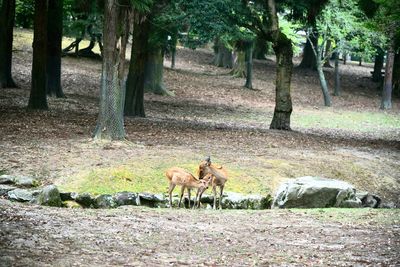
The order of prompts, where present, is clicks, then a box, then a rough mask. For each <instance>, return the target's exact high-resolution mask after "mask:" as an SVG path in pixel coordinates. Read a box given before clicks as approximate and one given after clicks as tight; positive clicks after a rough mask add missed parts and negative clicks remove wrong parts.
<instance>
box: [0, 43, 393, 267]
mask: <svg viewBox="0 0 400 267" xmlns="http://www.w3.org/2000/svg"><path fill="white" fill-rule="evenodd" d="M31 56H32V55H31V53H30V51H29V50H28V49H27V50H25V51H17V52H16V53H15V56H14V62H13V63H14V65H13V73H14V74H15V75H14V77H15V80H16V82H17V84H18V85H19V86H20V88H18V89H2V90H0V171H5V172H7V173H9V174H23V175H34V176H37V177H39V178H41V179H42V182H43V183H45V184H46V183H57V182H59V181H65V180H68V179H73V178H74V177H75V176H76V175H78V174H79V173H81V172H82V171H86V170H90V169H96V168H98V167H102V168H107V167H113V166H116V165H120V164H129V162H132V161H141V162H143V163H144V164H145V163H146V162H163V161H166V162H169V160H171V159H174V162H176V161H179V160H180V159H182V160H185V161H193V162H198V161H200V160H201V159H202V158H203V157H204V156H205V155H211V156H212V157H215V158H217V159H218V160H219V162H218V163H220V164H223V165H224V166H225V167H226V168H227V169H228V170H229V169H230V168H233V167H238V166H239V167H241V168H243V169H245V170H249V171H250V170H253V169H257V170H265V175H261V176H260V177H259V179H261V180H263V181H266V182H265V184H266V186H267V187H268V190H270V191H271V192H273V191H274V190H275V189H276V187H277V186H278V185H279V183H280V182H281V181H282V180H284V179H286V178H292V177H298V176H303V175H319V176H326V177H331V178H339V179H342V180H346V181H348V182H350V183H352V184H354V185H355V186H356V187H357V188H358V189H360V190H366V191H369V192H373V193H376V194H378V195H380V196H381V197H382V198H383V199H384V200H385V201H386V202H391V203H393V204H394V205H400V199H399V190H400V167H399V162H400V131H399V129H396V128H394V129H393V128H391V129H382V128H379V129H377V130H376V131H374V132H363V131H353V130H338V129H335V128H333V127H332V128H324V127H321V128H319V127H316V128H309V127H308V128H306V127H302V126H301V125H296V123H295V122H294V123H293V125H294V126H293V130H294V131H291V132H282V131H273V130H269V129H268V127H269V123H270V121H271V118H272V114H273V108H274V94H275V92H274V80H275V73H274V66H275V65H274V62H273V61H272V60H268V61H256V63H255V70H254V74H255V77H254V87H255V90H246V89H244V88H243V87H242V86H243V84H244V81H243V79H234V78H232V77H231V76H230V75H228V72H229V71H228V70H226V69H221V68H217V67H213V66H211V65H210V64H209V63H210V62H211V59H212V54H211V53H210V51H208V50H199V51H191V50H187V49H179V51H178V55H177V57H178V59H177V69H176V70H171V69H169V68H166V69H165V83H166V85H167V87H168V89H169V90H172V91H174V93H175V95H176V96H175V97H163V96H156V95H151V94H146V95H145V108H146V113H147V117H146V118H126V120H125V123H126V132H127V141H126V142H114V143H107V142H106V143H103V142H100V143H99V142H93V141H92V139H91V133H92V131H93V130H94V127H95V124H96V117H97V111H98V103H99V99H98V93H99V83H100V82H99V81H100V70H101V62H99V61H93V60H87V59H83V58H78V59H77V58H63V67H62V68H63V70H62V73H63V74H62V85H63V89H64V92H65V94H66V96H67V98H66V99H55V98H50V99H49V107H50V111H46V112H31V111H27V110H26V106H27V102H28V98H29V88H30V71H31ZM168 63H169V62H168V61H167V62H166V66H167V65H168ZM297 63H298V62H297ZM342 70H343V80H342V85H343V94H342V96H341V97H334V99H333V100H334V107H333V108H328V109H327V108H324V107H323V106H322V96H321V93H320V89H319V84H318V79H317V76H316V74H315V73H313V72H311V71H304V70H300V69H297V68H295V70H294V76H293V86H292V88H293V92H292V97H293V104H294V109H295V111H294V113H295V114H299V116H301V115H302V114H305V113H310V112H313V113H316V114H319V112H322V113H324V112H325V113H324V114H328V115H329V113H330V112H338V111H339V112H346V111H365V112H376V109H377V107H378V106H379V93H378V91H377V89H376V87H377V84H373V83H371V82H370V80H369V79H368V76H369V75H370V73H369V72H370V71H371V66H370V65H367V66H361V67H359V66H356V65H351V64H349V65H346V66H343V67H342ZM326 71H327V78H328V81H329V83H330V85H332V84H333V82H332V70H326ZM393 106H394V108H393V110H392V111H388V114H395V115H399V113H400V111H399V110H400V109H399V108H400V101H399V99H394V103H393ZM264 118H265V119H264ZM162 182H164V180H163V181H162ZM227 190H229V184H227ZM370 212H371V214H367V217H368V216H369V217H368V218H370V217H371V218H373V217H374V216H375V215H376V214H375V213H374V212H373V211H370ZM0 213H1V217H0V257H1V258H0V266H1V265H2V264H3V265H6V266H8V265H7V263H10V265H15V266H45V265H49V266H50V265H51V266H75V265H84V266H93V265H103V266H112V265H114V266H121V265H127V266H142V265H149V266H157V265H160V266H165V265H173V266H176V265H200V266H201V265H206V266H217V265H225V266H248V265H269V264H272V265H285V266H288V265H319V266H326V265H331V266H338V265H343V266H350V265H352V266H354V265H388V266H396V265H399V264H400V261H399V258H398V255H399V251H400V250H399V220H396V219H398V217H399V213H398V212H394V213H393V216H394V217H395V218H394V219H395V220H394V221H391V222H390V223H389V224H380V223H371V224H370V223H368V222H367V223H361V222H360V223H355V222H352V223H343V222H341V221H340V220H333V221H328V222H327V221H326V220H321V219H318V218H316V217H315V216H311V215H309V214H307V213H304V212H291V211H276V210H273V211H262V212H251V211H223V212H212V211H206V210H202V211H186V210H173V211H170V210H151V209H140V208H134V207H129V208H119V209H116V210H110V211H108V210H71V209H55V208H45V207H37V206H30V205H21V204H10V203H9V202H7V201H5V200H0ZM364 219H365V218H361V219H360V220H361V221H362V222H363V221H364ZM355 220H356V219H355Z"/></svg>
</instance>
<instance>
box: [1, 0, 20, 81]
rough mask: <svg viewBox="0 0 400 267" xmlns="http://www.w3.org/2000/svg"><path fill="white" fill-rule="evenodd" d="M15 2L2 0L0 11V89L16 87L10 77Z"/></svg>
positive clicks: (13, 0)
mask: <svg viewBox="0 0 400 267" xmlns="http://www.w3.org/2000/svg"><path fill="white" fill-rule="evenodd" d="M14 19H15V0H3V4H2V5H1V10H0V25H1V26H0V88H13V87H17V86H16V84H15V82H14V80H13V78H12V76H11V66H12V43H13V30H14Z"/></svg>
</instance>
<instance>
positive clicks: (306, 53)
mask: <svg viewBox="0 0 400 267" xmlns="http://www.w3.org/2000/svg"><path fill="white" fill-rule="evenodd" d="M314 35H315V36H314ZM310 39H311V41H312V42H313V45H314V47H316V46H317V45H318V34H312V35H311V36H310ZM299 67H300V68H303V69H313V70H315V68H316V59H315V54H314V52H313V50H312V46H311V43H310V40H309V39H308V38H307V42H306V45H305V47H304V50H303V59H302V60H301V62H300V65H299Z"/></svg>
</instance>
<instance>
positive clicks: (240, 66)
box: [231, 50, 246, 78]
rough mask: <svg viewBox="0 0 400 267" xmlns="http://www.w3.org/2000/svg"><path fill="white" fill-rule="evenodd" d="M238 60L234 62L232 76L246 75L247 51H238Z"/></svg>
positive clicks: (241, 76)
mask: <svg viewBox="0 0 400 267" xmlns="http://www.w3.org/2000/svg"><path fill="white" fill-rule="evenodd" d="M236 55H237V56H236V60H235V62H234V64H233V69H232V71H231V73H232V76H233V77H236V78H244V77H246V70H245V69H246V66H245V65H246V62H245V52H244V51H241V50H237V51H236Z"/></svg>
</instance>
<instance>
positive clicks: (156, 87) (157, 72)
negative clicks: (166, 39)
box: [144, 47, 174, 96]
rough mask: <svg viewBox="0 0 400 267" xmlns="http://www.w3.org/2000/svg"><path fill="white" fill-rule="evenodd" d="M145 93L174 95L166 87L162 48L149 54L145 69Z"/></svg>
mask: <svg viewBox="0 0 400 267" xmlns="http://www.w3.org/2000/svg"><path fill="white" fill-rule="evenodd" d="M144 91H145V92H150V93H153V94H157V95H169V96H172V95H174V94H173V93H172V92H170V91H168V90H167V89H166V88H165V85H164V55H163V53H162V49H161V47H158V48H156V49H154V50H152V51H150V52H149V53H148V57H147V61H146V67H145V80H144Z"/></svg>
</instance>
